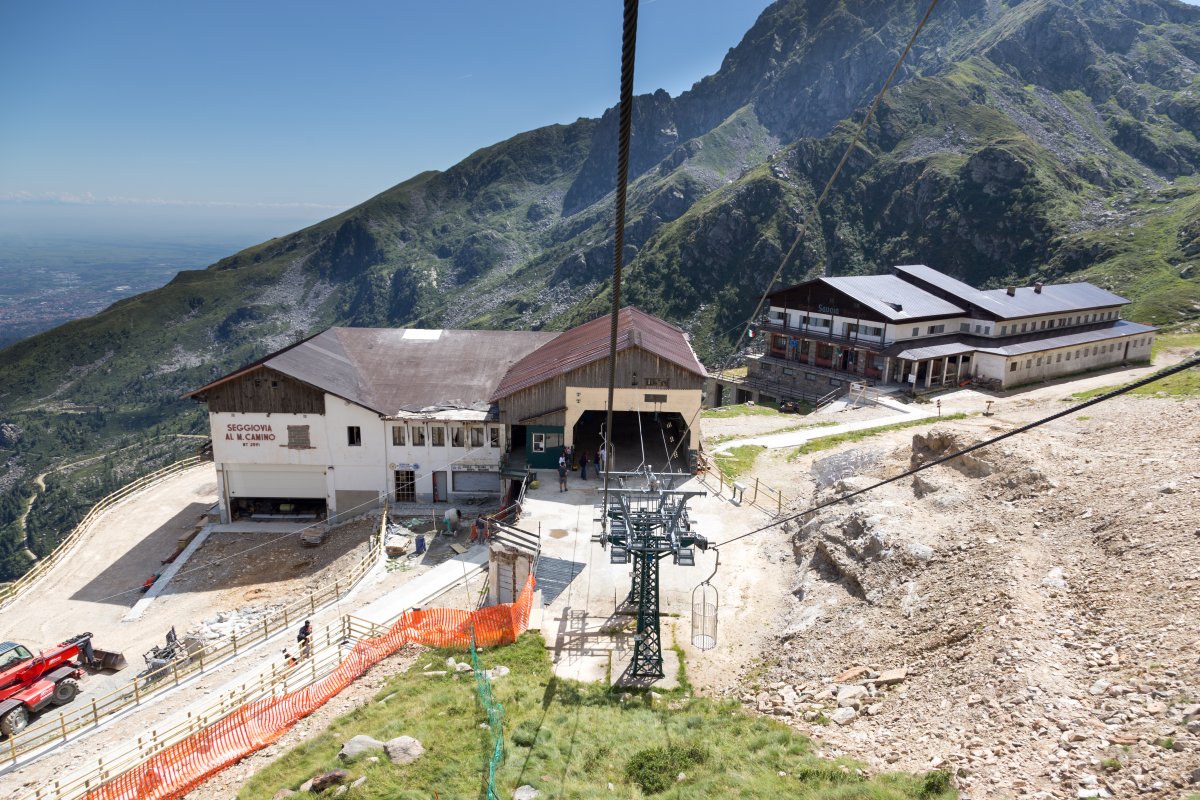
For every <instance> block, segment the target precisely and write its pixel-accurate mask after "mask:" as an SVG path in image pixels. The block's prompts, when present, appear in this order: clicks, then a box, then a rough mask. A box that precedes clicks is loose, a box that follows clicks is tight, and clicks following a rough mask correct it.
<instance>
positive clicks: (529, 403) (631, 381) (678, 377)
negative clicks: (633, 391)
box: [498, 346, 704, 427]
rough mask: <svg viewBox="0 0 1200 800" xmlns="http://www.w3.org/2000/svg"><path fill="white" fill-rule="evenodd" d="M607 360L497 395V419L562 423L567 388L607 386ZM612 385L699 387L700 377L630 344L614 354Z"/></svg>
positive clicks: (513, 422) (517, 422)
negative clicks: (510, 392)
mask: <svg viewBox="0 0 1200 800" xmlns="http://www.w3.org/2000/svg"><path fill="white" fill-rule="evenodd" d="M608 363H609V359H608V357H607V356H605V357H604V358H601V359H598V360H596V361H593V362H591V363H589V364H584V365H583V366H581V367H578V368H576V369H573V370H571V371H569V372H566V373H560V374H558V375H554V376H552V377H550V378H547V379H546V380H544V381H542V382H541V383H538V384H535V385H533V386H530V387H528V388H526V389H522V390H521V391H518V392H514V393H513V394H511V395H509V396H508V397H504V398H501V399H500V401H499V404H498V405H499V408H500V421H501V422H503V423H505V424H507V425H551V426H560V427H561V426H562V425H565V424H566V409H567V406H566V403H567V387H568V386H575V387H585V388H592V389H603V388H607V387H608ZM615 386H616V387H617V388H619V389H625V388H638V389H646V390H648V391H654V390H662V391H670V390H672V389H701V388H703V386H704V377H703V376H701V375H697V374H696V373H694V372H691V371H689V370H686V369H684V368H682V367H680V366H679V365H678V364H676V363H675V362H674V361H671V360H670V359H668V358H663V357H662V356H659V355H656V354H655V353H651V352H650V351H648V350H645V349H643V348H641V347H636V346H634V347H629V348H626V349H625V350H621V351H620V352H618V353H617V374H616V383H615Z"/></svg>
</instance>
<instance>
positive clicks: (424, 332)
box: [402, 328, 442, 342]
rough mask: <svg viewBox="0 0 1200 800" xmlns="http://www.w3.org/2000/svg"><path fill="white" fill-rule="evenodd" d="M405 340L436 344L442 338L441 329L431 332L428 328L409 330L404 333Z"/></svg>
mask: <svg viewBox="0 0 1200 800" xmlns="http://www.w3.org/2000/svg"><path fill="white" fill-rule="evenodd" d="M402 338H404V339H416V340H418V341H425V342H436V341H437V340H438V339H440V338H442V331H441V329H440V328H439V329H437V330H430V329H428V328H409V329H407V330H406V331H404V336H403V337H402Z"/></svg>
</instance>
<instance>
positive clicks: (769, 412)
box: [700, 403, 783, 419]
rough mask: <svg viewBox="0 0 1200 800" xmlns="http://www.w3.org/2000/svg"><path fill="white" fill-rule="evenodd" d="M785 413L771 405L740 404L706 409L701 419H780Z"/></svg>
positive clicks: (701, 414) (701, 413) (702, 412)
mask: <svg viewBox="0 0 1200 800" xmlns="http://www.w3.org/2000/svg"><path fill="white" fill-rule="evenodd" d="M782 415H783V412H782V411H780V410H779V409H777V408H772V407H771V406H769V405H761V404H759V403H755V404H754V405H750V404H748V403H739V404H738V405H736V406H721V407H720V408H706V409H704V410H703V411H701V412H700V418H701V419H728V418H729V417H778V416H782Z"/></svg>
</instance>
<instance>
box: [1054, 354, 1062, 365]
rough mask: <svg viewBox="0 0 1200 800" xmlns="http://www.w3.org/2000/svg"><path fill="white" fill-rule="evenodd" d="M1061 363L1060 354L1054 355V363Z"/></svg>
mask: <svg viewBox="0 0 1200 800" xmlns="http://www.w3.org/2000/svg"><path fill="white" fill-rule="evenodd" d="M1061 361H1062V353H1055V354H1054V363H1055V364H1058V363H1060V362H1061Z"/></svg>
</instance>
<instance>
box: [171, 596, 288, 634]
mask: <svg viewBox="0 0 1200 800" xmlns="http://www.w3.org/2000/svg"><path fill="white" fill-rule="evenodd" d="M282 608H283V604H282V603H277V604H274V605H266V606H258V607H255V606H246V607H245V608H239V609H237V610H236V611H219V612H217V613H216V614H215V615H214V616H211V617H209V618H208V619H205V620H204V621H203V622H201V623H200V624H199V625H196V626H193V627H192V628H189V629H188V632H187V634H186V636H185V637H184V638H185V639H196V640H199V641H201V642H204V643H206V644H207V643H208V642H213V641H216V640H217V639H223V638H226V637H228V636H232V635H233V634H235V633H241V632H242V631H245V630H249V629H251V628H261V627H262V625H263V620H265V619H272V618H273V617H274V616H275V615H276V614H277V613H279V611H280V609H282Z"/></svg>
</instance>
